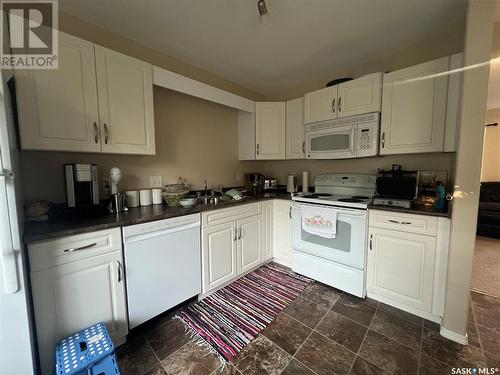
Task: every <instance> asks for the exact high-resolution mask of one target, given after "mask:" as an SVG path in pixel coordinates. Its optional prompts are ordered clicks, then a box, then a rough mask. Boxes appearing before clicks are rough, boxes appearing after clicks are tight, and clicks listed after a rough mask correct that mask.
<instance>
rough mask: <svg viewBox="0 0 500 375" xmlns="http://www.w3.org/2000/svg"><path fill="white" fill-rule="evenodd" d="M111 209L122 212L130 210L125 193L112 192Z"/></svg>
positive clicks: (114, 211) (113, 211)
mask: <svg viewBox="0 0 500 375" xmlns="http://www.w3.org/2000/svg"><path fill="white" fill-rule="evenodd" d="M109 210H110V211H111V212H112V213H120V212H126V211H128V208H127V205H126V204H125V194H122V193H116V194H111V197H110V208H109Z"/></svg>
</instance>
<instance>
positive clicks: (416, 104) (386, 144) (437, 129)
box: [380, 57, 450, 155]
mask: <svg viewBox="0 0 500 375" xmlns="http://www.w3.org/2000/svg"><path fill="white" fill-rule="evenodd" d="M449 62H450V58H449V57H444V58H441V59H437V60H433V61H429V62H426V63H423V64H419V65H415V66H412V67H409V68H406V69H402V70H398V71H394V72H391V73H387V74H385V75H384V79H383V81H384V89H383V96H382V125H381V139H380V154H383V155H384V154H409V153H419V152H440V151H443V141H444V132H445V117H446V106H447V92H448V76H447V75H437V76H436V74H437V73H443V72H446V71H447V70H448V68H449Z"/></svg>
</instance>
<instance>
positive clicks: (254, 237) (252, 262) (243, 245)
mask: <svg viewBox="0 0 500 375" xmlns="http://www.w3.org/2000/svg"><path fill="white" fill-rule="evenodd" d="M236 228H238V241H237V252H238V257H239V258H238V274H241V273H243V272H246V271H249V270H251V269H252V268H254V267H256V266H258V265H259V264H260V261H261V259H262V258H261V248H262V239H263V238H262V215H254V216H250V217H247V218H244V219H241V220H238V221H237V222H236Z"/></svg>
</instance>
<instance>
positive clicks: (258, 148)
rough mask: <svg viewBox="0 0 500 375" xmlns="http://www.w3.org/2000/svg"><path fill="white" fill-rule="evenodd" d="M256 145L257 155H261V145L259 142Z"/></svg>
mask: <svg viewBox="0 0 500 375" xmlns="http://www.w3.org/2000/svg"><path fill="white" fill-rule="evenodd" d="M256 147H257V155H259V150H260V147H259V144H258V143H257V145H256Z"/></svg>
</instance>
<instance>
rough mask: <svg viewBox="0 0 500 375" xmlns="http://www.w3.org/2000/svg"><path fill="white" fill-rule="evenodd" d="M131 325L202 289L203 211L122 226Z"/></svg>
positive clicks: (172, 305) (145, 319) (157, 313)
mask: <svg viewBox="0 0 500 375" xmlns="http://www.w3.org/2000/svg"><path fill="white" fill-rule="evenodd" d="M123 244H124V257H125V275H126V285H127V300H128V318H129V327H130V328H134V327H136V326H138V325H139V324H141V323H144V322H145V321H147V320H149V319H151V318H154V317H155V316H157V315H159V314H161V313H162V312H164V311H166V310H168V309H170V308H172V307H174V306H175V305H178V304H179V303H181V302H183V301H185V300H187V299H189V298H191V297H193V296H196V295H197V294H199V293H200V292H201V247H200V214H192V215H186V216H180V217H176V218H172V219H165V220H157V221H153V222H149V223H144V224H136V225H130V226H127V227H124V228H123Z"/></svg>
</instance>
